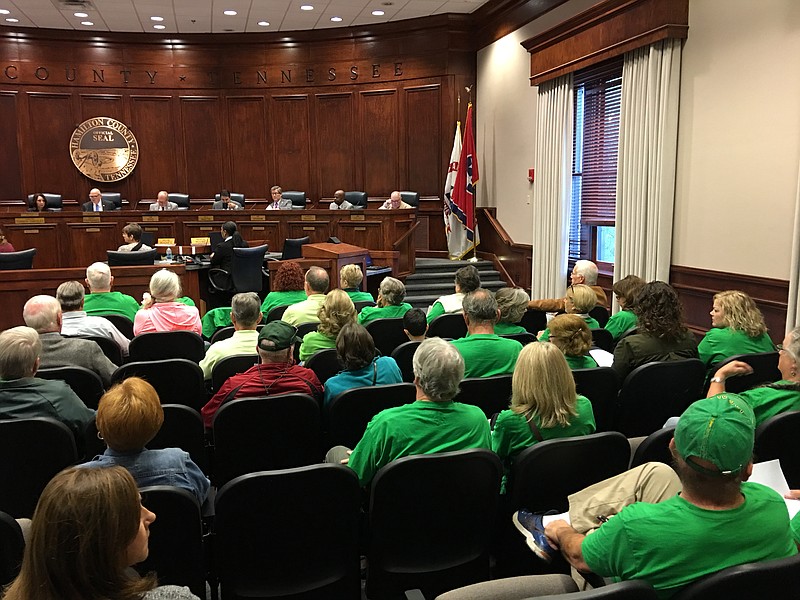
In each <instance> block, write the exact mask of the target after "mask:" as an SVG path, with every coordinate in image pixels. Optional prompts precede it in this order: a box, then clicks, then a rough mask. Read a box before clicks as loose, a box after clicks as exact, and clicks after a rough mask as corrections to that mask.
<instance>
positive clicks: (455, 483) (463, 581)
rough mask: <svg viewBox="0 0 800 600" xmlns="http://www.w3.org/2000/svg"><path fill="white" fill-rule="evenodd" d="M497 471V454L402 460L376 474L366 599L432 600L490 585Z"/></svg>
mask: <svg viewBox="0 0 800 600" xmlns="http://www.w3.org/2000/svg"><path fill="white" fill-rule="evenodd" d="M502 470H503V469H502V466H501V464H500V459H499V458H498V457H497V455H496V454H494V453H493V452H491V451H490V450H485V449H472V450H460V451H457V452H445V453H441V454H426V455H418V456H407V457H404V458H400V459H398V460H395V461H393V462H391V463H389V464H388V465H386V466H385V467H383V468H382V469H381V470H380V471H378V473H377V474H376V475H375V478H374V479H373V481H372V487H371V493H370V506H369V531H370V543H369V549H370V550H369V570H368V575H367V587H366V593H367V596H369V597H370V598H394V597H402V594H403V590H405V589H411V588H417V589H420V590H422V591H423V593H424V595H425V596H426V597H428V598H433V597H435V596H436V595H438V594H440V593H442V592H445V591H447V590H451V589H453V588H456V587H459V586H462V585H468V584H470V583H476V582H478V581H484V580H486V579H488V578H489V541H490V538H491V537H492V532H493V530H494V517H495V512H496V510H497V504H498V500H499V490H500V478H501V475H502ZM409 507H413V509H412V510H409ZM467 524H468V525H467Z"/></svg>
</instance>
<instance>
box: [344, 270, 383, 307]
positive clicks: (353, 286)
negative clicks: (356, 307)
mask: <svg viewBox="0 0 800 600" xmlns="http://www.w3.org/2000/svg"><path fill="white" fill-rule="evenodd" d="M362 281H364V273H362V272H361V266H360V265H345V266H343V267H342V268H341V270H340V271H339V287H341V288H342V289H343V290H344V291H345V292H347V295H348V296H350V300H352V301H353V302H375V298H373V297H372V294H370V293H369V292H362V291H361V282H362Z"/></svg>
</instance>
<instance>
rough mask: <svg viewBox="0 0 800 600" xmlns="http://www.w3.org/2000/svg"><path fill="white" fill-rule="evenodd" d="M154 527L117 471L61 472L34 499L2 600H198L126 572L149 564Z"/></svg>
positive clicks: (128, 480)
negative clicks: (15, 571)
mask: <svg viewBox="0 0 800 600" xmlns="http://www.w3.org/2000/svg"><path fill="white" fill-rule="evenodd" d="M155 519H156V516H155V515H154V514H153V513H152V512H150V511H149V510H147V509H146V508H145V507H144V506H142V500H141V497H140V496H139V490H138V489H137V488H136V482H135V481H134V480H133V477H131V475H130V473H128V471H126V470H125V469H123V468H122V467H108V468H104V469H78V468H74V467H73V468H71V469H66V470H64V471H61V472H60V473H58V474H57V475H56V476H55V477H53V479H51V480H50V483H48V484H47V486H46V487H45V488H44V491H43V492H42V495H41V496H40V498H39V503H38V504H37V505H36V512H35V513H34V514H33V521H32V523H31V531H30V539H29V540H28V543H27V544H26V546H25V556H24V558H23V560H22V568H21V570H20V572H19V575H18V576H17V578H16V579H15V580H14V581H13V583H12V584H11V585H10V586H9V587H8V588H6V590H5V595H4V596H3V598H4V600H42V599H53V600H54V599H56V598H59V599H61V598H63V599H66V598H98V599H100V598H102V599H103V600H132V599H134V598H142V599H144V600H191V599H194V600H198V599H197V596H195V595H194V594H192V593H191V592H190V591H189V590H188V588H182V587H176V586H164V587H156V586H157V585H158V580H157V578H156V576H155V575H154V574H153V575H148V576H146V577H139V576H138V575H136V573H135V572H134V571H133V570H132V569H128V567H130V566H132V565H135V564H136V563H140V562H142V561H143V560H145V559H146V558H147V555H148V554H149V549H148V538H149V536H150V525H151V524H152V523H153V521H155Z"/></svg>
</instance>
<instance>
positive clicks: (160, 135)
mask: <svg viewBox="0 0 800 600" xmlns="http://www.w3.org/2000/svg"><path fill="white" fill-rule="evenodd" d="M172 103H173V100H172V98H171V97H170V96H131V123H130V127H131V130H132V131H133V134H134V135H135V136H136V141H137V142H138V143H139V162H138V163H137V165H136V169H134V171H133V177H136V178H137V180H138V181H139V182H140V183H139V189H140V191H139V194H140V196H141V198H146V199H152V200H153V201H155V198H156V196H157V195H158V192H159V191H161V190H167V191H170V192H173V191H174V192H177V191H179V190H178V176H177V161H176V155H177V154H180V148H178V145H177V144H176V143H175V136H174V131H175V122H174V120H175V115H174V111H173V105H172ZM129 200H131V201H133V199H131V198H129Z"/></svg>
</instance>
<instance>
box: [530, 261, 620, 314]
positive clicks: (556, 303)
mask: <svg viewBox="0 0 800 600" xmlns="http://www.w3.org/2000/svg"><path fill="white" fill-rule="evenodd" d="M569 277H570V284H571V285H579V284H583V285H588V286H589V287H590V288H592V291H593V292H594V293H595V295H596V296H597V305H598V306H602V307H603V308H608V298H607V297H606V293H605V291H604V290H603V288H601V287H600V286H598V285H597V265H596V264H594V263H593V262H592V261H590V260H579V261H578V262H576V263H575V266H574V267H573V268H572V273H570V276H569ZM528 308H532V309H535V310H543V311H545V312H564V311H565V310H566V308H565V307H564V298H538V299H536V300H531V301H530V302H528Z"/></svg>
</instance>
